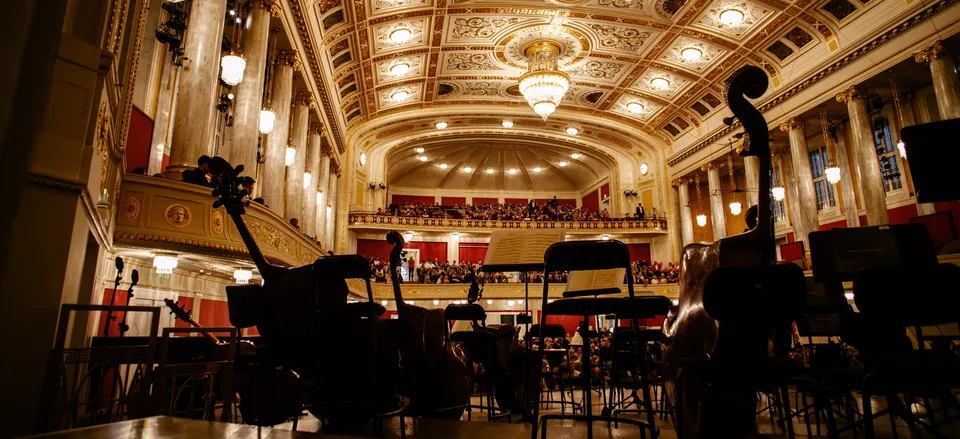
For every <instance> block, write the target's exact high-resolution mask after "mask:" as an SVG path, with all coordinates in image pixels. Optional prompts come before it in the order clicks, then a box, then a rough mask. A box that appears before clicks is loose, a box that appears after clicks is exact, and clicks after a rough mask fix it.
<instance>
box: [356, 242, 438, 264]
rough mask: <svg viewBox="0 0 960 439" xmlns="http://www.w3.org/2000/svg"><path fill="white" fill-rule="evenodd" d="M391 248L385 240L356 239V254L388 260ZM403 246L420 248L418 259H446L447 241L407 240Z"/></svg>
mask: <svg viewBox="0 0 960 439" xmlns="http://www.w3.org/2000/svg"><path fill="white" fill-rule="evenodd" d="M392 248H393V246H392V245H390V243H389V242H387V241H381V240H375V239H358V240H357V254H358V255H361V256H363V257H366V258H372V257H374V256H379V257H381V258H383V259H384V260H389V258H390V250H391V249H392ZM403 248H415V249H418V250H420V260H423V259H427V258H429V259H436V260H438V261H440V262H446V261H447V243H445V242H408V243H406V244H405V245H404V246H403Z"/></svg>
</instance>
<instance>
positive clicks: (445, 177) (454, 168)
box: [437, 148, 483, 188]
mask: <svg viewBox="0 0 960 439" xmlns="http://www.w3.org/2000/svg"><path fill="white" fill-rule="evenodd" d="M480 154H483V150H481V149H476V148H471V150H470V152H469V153H467V156H466V157H464V158H463V160H460V161H458V162H457V163H455V164H454V165H453V166H451V167H450V168H449V169H448V170H447V172H446V173H444V174H443V178H441V179H440V183H438V184H437V187H438V188H442V187H444V185H446V183H447V181H449V180H450V177H452V176H454V175H456V173H457V172H458V171H460V168H463V167H465V166H464V163H466V162H468V161H469V162H470V163H473V162H472V160H471V159H472V158H473V157H475V156H478V155H480ZM470 172H471V175H473V173H474V172H477V169H476V168H473V167H471V168H470Z"/></svg>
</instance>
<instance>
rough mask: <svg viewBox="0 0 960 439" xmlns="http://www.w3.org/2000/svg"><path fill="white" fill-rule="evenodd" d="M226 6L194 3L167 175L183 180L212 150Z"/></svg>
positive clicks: (214, 0) (216, 1)
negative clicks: (198, 160)
mask: <svg viewBox="0 0 960 439" xmlns="http://www.w3.org/2000/svg"><path fill="white" fill-rule="evenodd" d="M226 13H227V3H226V2H225V1H223V0H195V1H194V2H193V5H192V6H191V7H190V18H189V20H190V23H191V24H192V25H191V26H190V27H189V29H187V33H186V37H185V38H184V42H183V50H184V54H183V56H184V60H183V68H182V69H181V73H180V86H179V91H178V93H179V99H177V103H176V105H175V108H176V109H175V110H174V111H175V113H174V118H173V125H174V127H175V128H174V130H173V139H172V140H173V141H172V145H170V162H169V163H168V164H167V169H166V170H165V171H164V175H166V176H167V177H168V178H174V179H177V180H179V179H181V178H182V175H181V174H182V173H183V171H184V170H187V169H192V168H194V167H196V166H197V158H199V157H200V156H201V155H204V154H206V153H207V151H209V150H210V148H211V145H210V144H209V142H210V139H212V138H213V137H212V136H213V133H214V129H215V127H214V126H213V125H212V124H210V123H209V121H211V120H213V118H214V115H215V114H216V112H217V108H216V105H217V101H218V99H219V95H218V94H217V92H218V90H219V87H220V83H219V81H218V79H217V78H218V77H219V75H220V42H221V40H222V38H221V36H222V35H223V21H224V20H223V17H224V14H226Z"/></svg>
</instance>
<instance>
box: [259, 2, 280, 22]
mask: <svg viewBox="0 0 960 439" xmlns="http://www.w3.org/2000/svg"><path fill="white" fill-rule="evenodd" d="M252 3H253V5H252V6H253V7H255V8H263V9H265V10H267V11H270V16H271V17H273V18H280V12H281V11H280V4H279V3H277V2H276V0H258V1H254V2H252Z"/></svg>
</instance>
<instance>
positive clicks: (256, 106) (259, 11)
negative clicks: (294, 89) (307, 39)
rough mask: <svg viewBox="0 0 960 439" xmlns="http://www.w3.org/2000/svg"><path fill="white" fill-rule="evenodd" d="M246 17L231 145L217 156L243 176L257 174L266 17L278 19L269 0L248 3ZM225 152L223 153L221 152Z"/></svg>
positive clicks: (267, 35) (277, 11)
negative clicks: (239, 167)
mask: <svg viewBox="0 0 960 439" xmlns="http://www.w3.org/2000/svg"><path fill="white" fill-rule="evenodd" d="M249 9H250V14H249V15H248V16H247V17H246V21H245V22H244V24H243V38H242V40H241V42H240V47H241V51H242V53H243V56H245V57H246V59H247V68H246V69H245V70H244V71H243V81H241V82H240V84H237V86H236V87H235V89H234V95H235V97H234V110H233V127H232V130H233V132H232V137H233V139H232V142H230V143H227V144H226V145H224V146H225V148H224V147H221V153H220V155H221V156H223V157H225V158H226V159H227V161H229V162H230V164H232V165H234V166H236V165H240V164H242V165H244V167H245V168H246V170H247V171H246V173H247V174H248V175H253V174H254V173H255V172H256V170H257V143H258V141H259V140H260V128H259V120H260V110H261V109H262V108H263V86H264V80H265V79H266V70H267V69H266V67H267V46H268V45H269V39H270V17H271V16H272V17H277V18H279V17H280V6H279V5H277V4H276V3H274V1H273V0H254V1H251V2H250V8H249ZM224 149H225V151H224Z"/></svg>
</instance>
